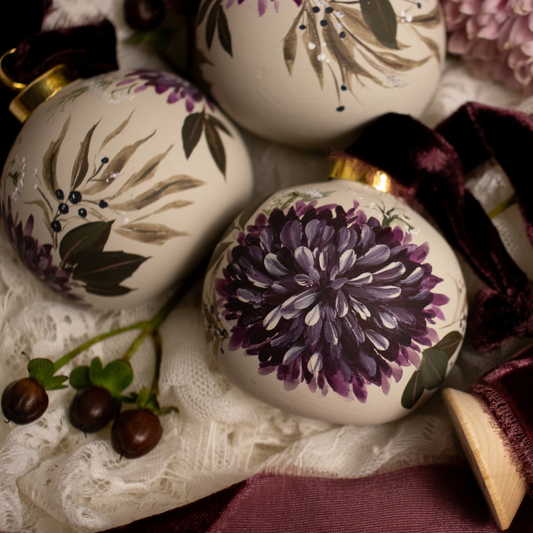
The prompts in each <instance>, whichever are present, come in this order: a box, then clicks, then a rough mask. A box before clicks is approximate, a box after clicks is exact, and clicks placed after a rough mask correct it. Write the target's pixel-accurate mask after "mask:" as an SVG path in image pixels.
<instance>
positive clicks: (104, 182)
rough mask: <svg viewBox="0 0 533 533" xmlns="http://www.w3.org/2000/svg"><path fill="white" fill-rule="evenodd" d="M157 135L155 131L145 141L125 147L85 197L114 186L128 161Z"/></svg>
mask: <svg viewBox="0 0 533 533" xmlns="http://www.w3.org/2000/svg"><path fill="white" fill-rule="evenodd" d="M154 135H155V131H154V132H153V133H151V134H150V135H148V137H145V138H144V139H141V140H139V141H137V142H135V143H133V144H130V145H128V146H125V147H124V148H122V149H121V150H120V151H119V153H118V154H117V155H115V156H114V157H113V159H111V161H110V162H109V163H108V164H107V165H106V167H105V170H104V172H103V173H102V176H101V177H100V178H98V180H95V181H94V182H90V183H93V185H92V186H90V187H89V188H88V189H86V190H85V192H84V194H85V195H91V194H97V193H100V192H102V191H104V190H105V189H107V188H108V187H109V186H110V185H112V184H113V182H114V181H115V178H116V177H117V176H119V175H120V173H121V172H122V170H123V169H124V167H125V166H126V164H127V163H128V161H129V160H130V159H131V157H132V156H133V154H134V153H135V152H136V151H137V149H138V148H139V146H141V145H143V144H144V143H145V142H146V141H147V140H149V139H151V138H152V137H153V136H154Z"/></svg>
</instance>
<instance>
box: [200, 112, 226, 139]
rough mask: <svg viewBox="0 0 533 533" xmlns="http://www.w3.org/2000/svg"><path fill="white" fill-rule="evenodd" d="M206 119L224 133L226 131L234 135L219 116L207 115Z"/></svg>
mask: <svg viewBox="0 0 533 533" xmlns="http://www.w3.org/2000/svg"><path fill="white" fill-rule="evenodd" d="M205 120H206V121H208V122H211V123H212V124H213V126H214V127H215V128H218V129H220V130H222V131H223V132H224V133H226V134H227V135H229V136H230V137H232V135H231V133H230V131H229V130H228V128H226V126H225V125H224V124H222V122H220V120H218V118H216V117H214V116H213V115H206V116H205Z"/></svg>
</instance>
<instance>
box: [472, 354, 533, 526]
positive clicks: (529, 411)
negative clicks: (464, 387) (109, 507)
mask: <svg viewBox="0 0 533 533" xmlns="http://www.w3.org/2000/svg"><path fill="white" fill-rule="evenodd" d="M470 392H471V393H472V394H473V395H474V396H477V397H478V398H480V399H481V400H482V401H483V403H484V405H485V406H486V408H487V410H488V411H489V412H490V413H491V414H492V416H493V417H494V420H495V422H496V424H497V425H498V426H499V427H500V428H501V429H502V430H503V432H504V433H505V436H506V437H507V442H508V445H509V451H510V455H511V456H512V457H513V459H515V463H516V466H517V468H518V471H519V472H520V473H521V475H522V477H523V478H524V480H525V481H526V484H527V489H528V493H529V494H533V400H532V394H533V346H528V347H527V348H525V349H523V350H522V351H520V352H519V353H518V354H516V355H515V356H514V357H513V358H512V359H510V360H509V361H507V362H506V363H504V364H502V365H500V366H498V367H496V368H495V369H494V370H491V371H490V372H487V373H486V374H484V375H483V376H481V378H479V379H478V380H477V382H476V384H475V385H474V386H473V387H472V389H471V391H470ZM532 529H533V525H532Z"/></svg>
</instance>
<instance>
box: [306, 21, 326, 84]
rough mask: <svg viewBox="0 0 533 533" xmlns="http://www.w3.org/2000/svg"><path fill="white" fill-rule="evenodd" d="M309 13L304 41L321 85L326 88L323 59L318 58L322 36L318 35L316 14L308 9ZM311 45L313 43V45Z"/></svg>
mask: <svg viewBox="0 0 533 533" xmlns="http://www.w3.org/2000/svg"><path fill="white" fill-rule="evenodd" d="M307 15H308V18H309V20H308V23H307V26H306V28H305V30H304V33H303V41H304V45H305V49H306V50H307V55H308V56H309V61H310V62H311V66H312V67H313V69H314V71H315V73H316V75H317V78H318V81H319V83H320V87H322V88H324V69H323V66H322V61H319V60H318V56H319V55H320V52H321V48H320V37H319V36H318V30H317V28H316V19H315V14H314V13H313V12H312V11H308V12H307ZM309 45H311V47H310V46H309Z"/></svg>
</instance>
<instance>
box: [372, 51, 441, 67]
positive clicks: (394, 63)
mask: <svg viewBox="0 0 533 533" xmlns="http://www.w3.org/2000/svg"><path fill="white" fill-rule="evenodd" d="M369 52H370V53H371V54H372V55H373V56H374V57H375V58H376V60H377V61H379V62H380V63H381V64H382V65H383V66H385V67H387V68H390V69H391V70H394V71H396V72H408V71H410V70H413V69H414V68H417V67H421V66H422V65H423V64H424V63H427V62H428V61H429V60H430V59H431V56H427V57H424V58H422V59H418V60H416V59H407V58H406V57H399V56H397V55H396V54H391V53H387V52H385V53H379V52H373V51H372V50H369Z"/></svg>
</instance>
